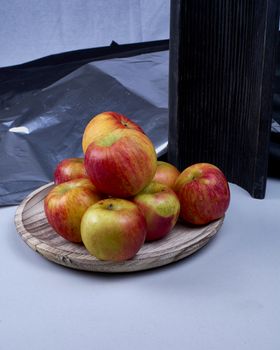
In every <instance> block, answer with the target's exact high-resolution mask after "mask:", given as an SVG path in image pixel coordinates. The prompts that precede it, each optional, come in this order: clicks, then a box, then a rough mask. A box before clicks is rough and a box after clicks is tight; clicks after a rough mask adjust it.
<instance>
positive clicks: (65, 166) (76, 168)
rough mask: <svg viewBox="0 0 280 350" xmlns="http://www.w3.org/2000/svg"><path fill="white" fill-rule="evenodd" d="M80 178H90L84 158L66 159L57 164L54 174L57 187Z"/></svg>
mask: <svg viewBox="0 0 280 350" xmlns="http://www.w3.org/2000/svg"><path fill="white" fill-rule="evenodd" d="M80 178H88V174H87V172H86V168H85V165H84V160H83V159H82V158H66V159H63V160H62V161H61V162H59V163H58V164H57V166H56V169H55V172H54V183H55V184H56V185H58V184H60V183H62V182H66V181H69V180H73V179H80Z"/></svg>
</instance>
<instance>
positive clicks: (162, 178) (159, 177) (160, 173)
mask: <svg viewBox="0 0 280 350" xmlns="http://www.w3.org/2000/svg"><path fill="white" fill-rule="evenodd" d="M179 175H180V172H179V170H178V169H177V168H176V167H175V166H174V165H172V164H170V163H167V162H163V161H158V162H157V170H156V173H155V176H154V178H153V181H156V182H160V183H162V184H164V185H166V186H168V187H170V188H172V189H173V188H174V185H175V182H176V180H177V177H178V176H179Z"/></svg>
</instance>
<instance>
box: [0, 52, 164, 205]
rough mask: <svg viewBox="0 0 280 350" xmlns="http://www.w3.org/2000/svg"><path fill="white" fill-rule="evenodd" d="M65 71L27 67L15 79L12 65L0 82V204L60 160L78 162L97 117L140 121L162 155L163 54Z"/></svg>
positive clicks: (14, 200)
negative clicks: (115, 114)
mask: <svg viewBox="0 0 280 350" xmlns="http://www.w3.org/2000/svg"><path fill="white" fill-rule="evenodd" d="M76 66H77V65H76ZM76 66H75V67H76ZM65 67H66V69H61V66H60V73H59V74H57V70H56V69H55V71H56V75H54V76H52V72H53V68H52V67H51V68H50V67H48V65H47V64H45V65H41V66H36V65H34V66H32V65H31V66H30V67H28V68H27V69H25V70H24V73H22V71H21V74H19V75H18V76H19V80H18V81H17V72H16V70H17V68H16V67H15V68H14V69H13V68H12V73H13V81H12V82H11V81H9V80H7V82H6V83H5V82H3V80H2V82H1V86H0V164H1V167H0V206H3V205H13V204H18V203H19V202H20V201H21V200H22V199H23V198H24V197H25V196H26V195H27V194H28V193H30V192H31V191H32V190H34V189H35V188H37V187H39V186H41V185H43V184H46V183H48V182H50V181H52V179H53V172H54V169H55V166H56V164H57V163H58V162H59V161H60V160H62V159H64V158H69V157H82V156H83V153H82V147H81V140H82V134H83V130H84V128H85V126H86V124H87V123H88V121H89V120H90V119H91V118H92V117H93V116H94V115H96V114H98V113H101V112H103V111H116V112H119V113H122V114H124V115H126V116H127V117H129V118H131V119H132V120H134V121H135V122H137V123H139V125H140V126H141V127H142V128H143V129H144V131H145V132H146V134H147V135H148V136H149V137H150V138H151V140H152V141H153V143H154V145H155V148H156V151H157V154H158V155H159V156H160V155H162V154H163V153H164V152H165V151H166V148H167V138H168V110H167V104H168V97H167V96H168V51H167V50H165V51H160V52H150V53H145V54H140V55H135V56H131V57H123V58H112V59H108V60H100V61H94V62H89V63H86V64H84V65H82V66H80V67H78V68H74V69H72V68H73V67H74V65H73V66H72V68H71V63H70V66H69V64H67V65H66V66H65ZM69 71H71V73H67V74H65V72H69ZM0 73H1V72H0ZM0 76H1V74H0ZM15 87H16V88H15Z"/></svg>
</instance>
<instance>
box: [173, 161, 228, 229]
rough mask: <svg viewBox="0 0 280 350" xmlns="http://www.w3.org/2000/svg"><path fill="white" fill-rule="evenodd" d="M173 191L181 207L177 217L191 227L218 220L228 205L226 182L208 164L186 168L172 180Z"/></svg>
mask: <svg viewBox="0 0 280 350" xmlns="http://www.w3.org/2000/svg"><path fill="white" fill-rule="evenodd" d="M175 192H176V194H177V196H178V198H179V201H180V204H181V212H180V216H181V218H182V219H183V220H185V221H187V222H189V223H191V224H194V225H204V224H207V223H209V222H211V221H213V220H216V219H219V218H221V217H222V216H224V214H225V212H226V210H227V209H228V206H229V202H230V190H229V186H228V182H227V179H226V178H225V176H224V174H223V172H222V171H221V170H220V169H219V168H217V167H216V166H215V165H213V164H209V163H197V164H193V165H191V166H189V167H188V168H186V169H185V170H184V171H183V172H182V173H181V174H180V175H179V177H178V178H177V180H176V183H175Z"/></svg>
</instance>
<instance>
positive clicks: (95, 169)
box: [85, 129, 157, 198]
mask: <svg viewBox="0 0 280 350" xmlns="http://www.w3.org/2000/svg"><path fill="white" fill-rule="evenodd" d="M156 164H157V159H156V153H155V149H154V146H153V144H152V142H151V141H150V139H149V138H148V137H147V136H146V135H144V134H143V133H141V132H139V131H136V130H128V129H118V130H114V131H112V132H111V133H108V134H106V135H105V136H102V137H100V138H98V139H97V140H96V141H93V142H92V143H91V144H90V145H89V146H88V148H87V151H86V154H85V167H86V171H87V173H88V175H89V177H90V179H91V181H92V182H93V183H94V185H95V186H96V188H97V189H98V190H99V191H100V192H102V193H107V194H108V195H111V196H113V197H121V198H125V197H129V196H133V195H135V194H136V193H138V192H139V191H141V190H142V189H143V188H144V187H146V186H147V185H148V183H150V182H151V180H152V179H153V177H154V175H155V172H156V166H157V165H156Z"/></svg>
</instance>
